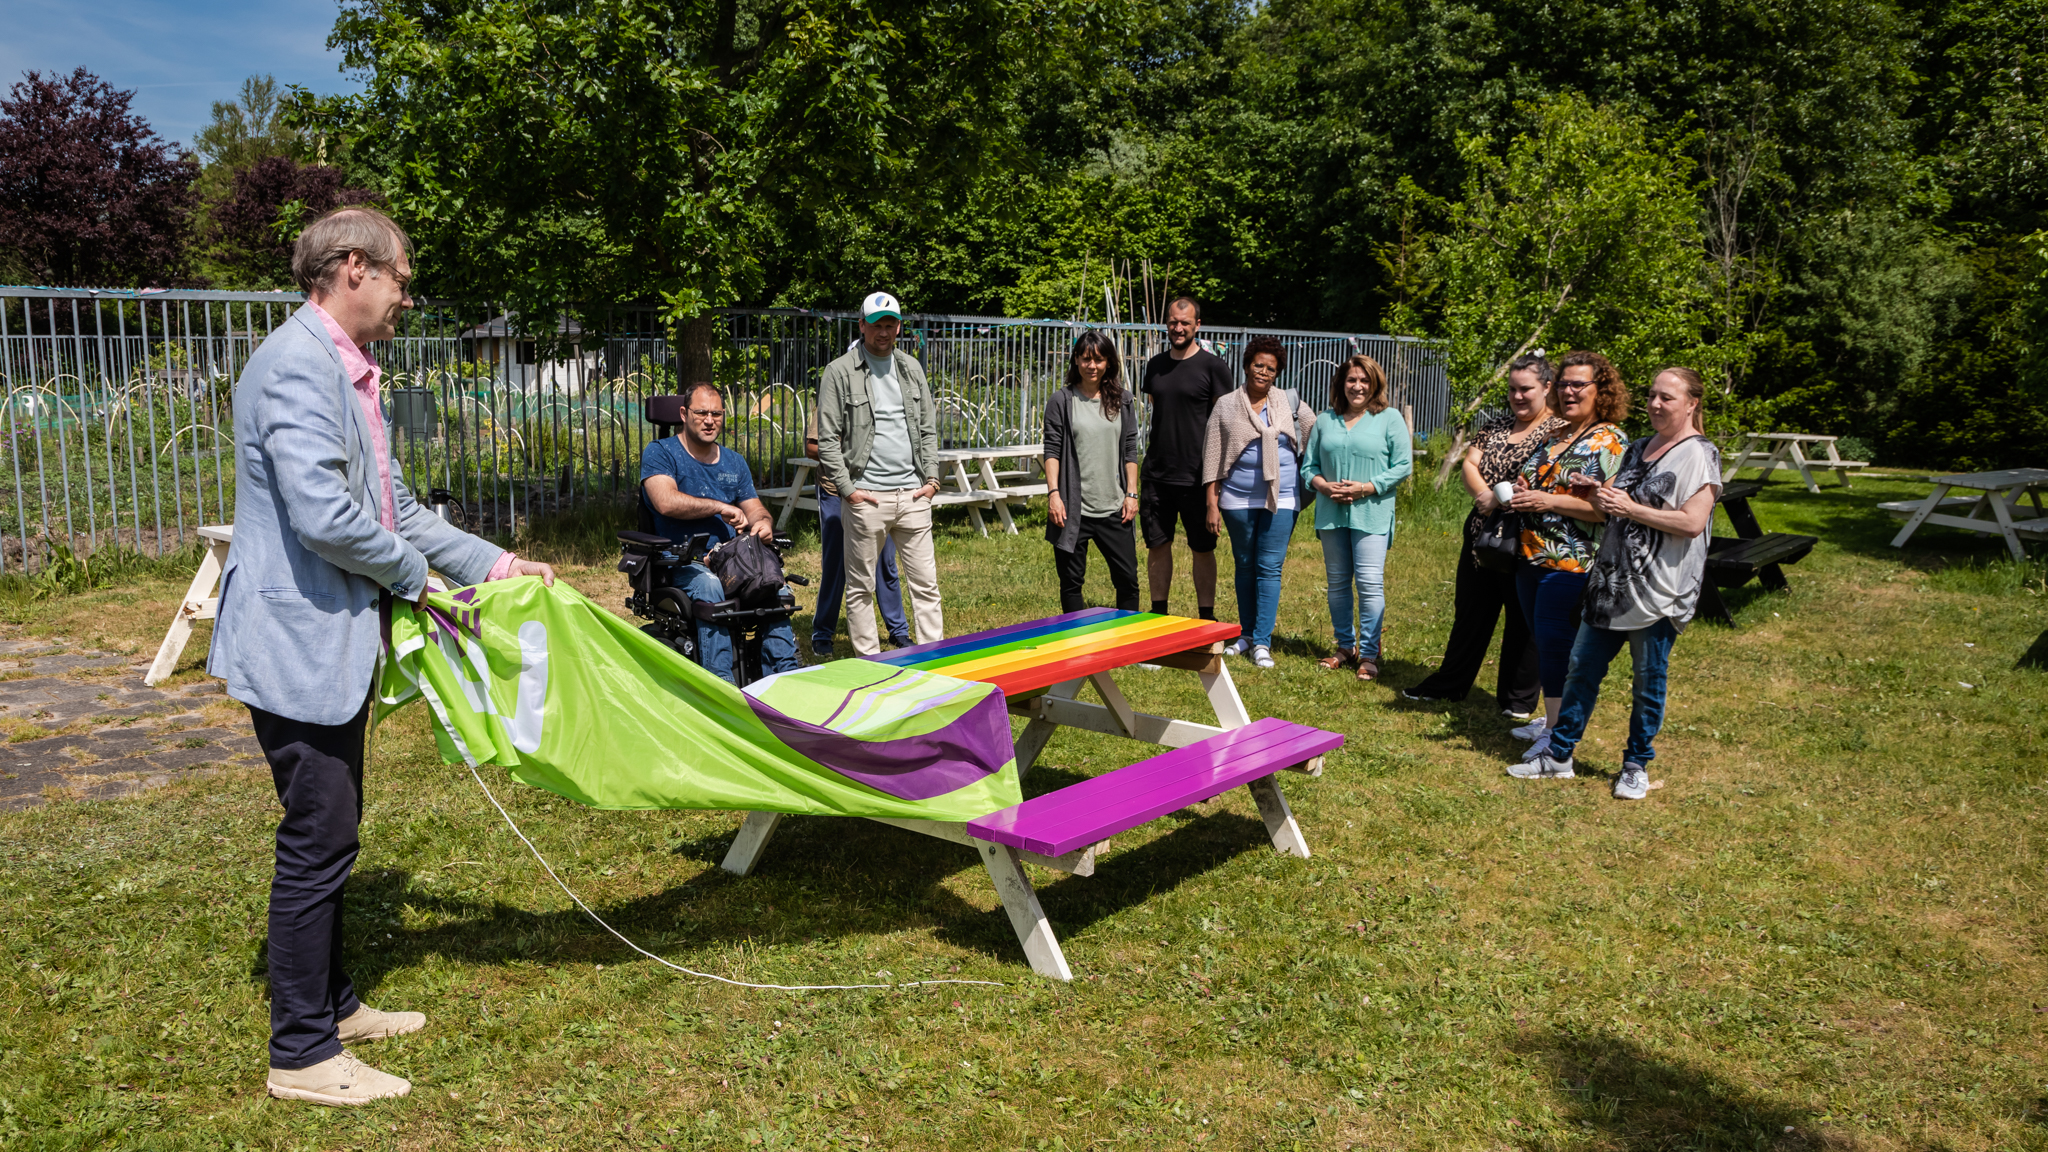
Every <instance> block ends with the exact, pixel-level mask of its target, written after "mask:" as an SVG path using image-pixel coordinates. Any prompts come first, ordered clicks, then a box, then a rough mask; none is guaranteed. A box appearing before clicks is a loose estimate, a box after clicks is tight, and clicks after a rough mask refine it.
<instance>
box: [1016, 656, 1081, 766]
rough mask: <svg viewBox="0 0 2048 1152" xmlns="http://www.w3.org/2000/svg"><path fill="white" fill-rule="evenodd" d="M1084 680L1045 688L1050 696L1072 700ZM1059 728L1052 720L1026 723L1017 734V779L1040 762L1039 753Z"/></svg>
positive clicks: (1062, 682) (1068, 681)
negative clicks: (1022, 729)
mask: <svg viewBox="0 0 2048 1152" xmlns="http://www.w3.org/2000/svg"><path fill="white" fill-rule="evenodd" d="M1084 683H1086V681H1083V680H1062V681H1060V682H1059V683H1057V684H1055V685H1053V686H1052V687H1050V688H1048V689H1046V690H1045V694H1046V695H1048V696H1057V697H1059V698H1060V699H1062V700H1072V699H1073V698H1074V697H1076V696H1078V695H1080V694H1081V685H1082V684H1084ZM1058 730H1059V725H1058V724H1055V723H1053V722H1052V721H1050V720H1033V721H1031V722H1030V723H1028V724H1026V725H1024V731H1022V732H1019V733H1018V734H1017V779H1019V780H1022V779H1023V778H1024V774H1025V773H1026V772H1029V771H1031V766H1032V765H1033V764H1036V763H1038V754H1039V753H1041V752H1043V751H1045V745H1046V742H1047V741H1049V740H1051V739H1052V734H1053V733H1054V732H1057V731H1058Z"/></svg>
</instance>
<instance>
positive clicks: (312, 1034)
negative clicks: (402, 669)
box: [249, 699, 370, 1068]
mask: <svg viewBox="0 0 2048 1152" xmlns="http://www.w3.org/2000/svg"><path fill="white" fill-rule="evenodd" d="M249 718H250V720H251V722H252V723H253V724H254V725H255V728H256V742H257V743H258V744H259V745H261V746H262V748H263V755H264V756H265V757H266V758H267V759H268V760H269V761H270V775H271V779H272V780H273V781H275V783H276V784H277V798H278V800H279V802H281V803H282V804H283V805H284V819H283V820H281V821H279V823H278V825H277V871H276V873H275V874H274V875H273V876H272V878H271V881H270V1066H271V1067H273V1068H306V1067H310V1066H312V1065H314V1064H318V1063H320V1062H321V1061H322V1060H327V1059H330V1058H332V1057H334V1056H337V1055H340V1053H341V1037H340V1035H339V1034H338V1033H337V1032H336V1031H335V1025H336V1024H338V1023H339V1022H340V1021H342V1020H345V1019H347V1018H348V1017H349V1015H350V1014H352V1013H353V1012H355V1010H356V1009H357V1008H358V1007H360V1006H361V1003H362V1002H361V1001H360V1000H357V999H356V990H355V985H353V984H351V983H350V982H349V978H348V973H346V972H344V971H343V970H342V967H341V896H342V886H343V884H345V883H346V882H347V881H348V874H349V869H351V868H353V867H354V866H355V862H356V853H357V852H358V850H359V849H360V844H359V842H358V841H357V839H356V828H357V826H358V825H359V824H361V823H362V819H363V728H364V725H365V723H366V722H367V721H368V720H369V718H370V702H369V700H368V699H365V700H364V701H363V710H362V711H361V712H358V713H356V717H355V719H353V720H351V721H349V722H348V723H346V724H336V725H333V726H329V725H325V724H307V723H305V722H303V721H299V720H290V719H287V718H285V717H283V716H279V715H277V714H275V713H272V712H265V711H263V710H262V709H260V708H251V709H249Z"/></svg>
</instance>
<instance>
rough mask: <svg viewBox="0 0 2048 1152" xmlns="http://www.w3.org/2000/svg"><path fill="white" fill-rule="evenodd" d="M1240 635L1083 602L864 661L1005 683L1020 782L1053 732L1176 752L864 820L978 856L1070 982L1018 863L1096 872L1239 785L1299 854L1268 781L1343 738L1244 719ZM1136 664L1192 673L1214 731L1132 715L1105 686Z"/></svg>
mask: <svg viewBox="0 0 2048 1152" xmlns="http://www.w3.org/2000/svg"><path fill="white" fill-rule="evenodd" d="M1237 636H1238V627H1237V625H1235V624H1222V623H1218V622H1216V621H1214V620H1189V619H1186V618H1184V617H1179V616H1159V615H1154V614H1152V613H1149V612H1125V611H1120V610H1116V609H1110V608H1089V609H1084V610H1082V611H1079V612H1068V613H1065V614H1063V615H1059V616H1053V617H1049V618H1047V619H1044V620H1033V621H1028V622H1026V623H1023V624H1013V625H1010V626H1009V627H1006V628H992V629H989V630H988V631H985V632H975V633H973V634H971V635H967V636H957V637H954V638H952V639H950V640H941V641H939V642H937V643H934V644H920V645H918V646H916V647H913V648H899V649H897V650H896V651H894V652H889V653H884V654H880V655H876V656H870V657H868V659H870V660H874V661H878V662H880V663H884V664H891V665H895V666H897V667H901V668H915V669H917V670H919V671H924V672H934V673H938V674H940V675H944V676H953V677H957V678H959V679H962V680H979V681H982V682H984V683H988V684H993V685H995V686H996V687H998V688H1001V689H1002V690H1003V697H1004V700H1005V702H1006V704H1007V706H1008V708H1009V710H1010V712H1011V713H1012V714H1013V715H1018V716H1023V717H1025V718H1027V719H1028V721H1029V723H1027V724H1026V725H1025V726H1024V730H1023V731H1022V732H1021V733H1019V734H1018V736H1017V771H1018V774H1019V775H1022V774H1024V773H1026V772H1028V771H1029V770H1030V768H1031V765H1032V764H1033V763H1034V762H1035V761H1036V760H1037V759H1038V756H1039V754H1040V753H1041V752H1043V751H1044V750H1045V746H1046V743H1047V742H1048V741H1049V740H1050V739H1051V738H1052V735H1053V734H1054V733H1055V732H1057V731H1058V730H1059V729H1060V728H1061V727H1069V728H1082V729H1087V730H1089V731H1093V732H1104V733H1108V734H1110V735H1112V736H1125V737H1128V738H1130V739H1133V740H1139V741H1143V742H1145V743H1148V744H1156V745H1163V746H1164V747H1166V748H1168V749H1173V750H1174V751H1170V752H1167V753H1165V754H1162V755H1159V756H1154V757H1152V758H1151V759H1148V760H1144V761H1141V762H1139V763H1136V764H1132V765H1130V766H1128V767H1125V768H1120V769H1117V770H1116V771H1114V772H1109V773H1105V774H1103V775H1101V776H1097V777H1094V778H1092V779H1090V780H1085V781H1082V782H1081V783H1079V784H1075V785H1072V786H1070V787H1068V788H1063V789H1060V790H1058V791H1056V792H1053V793H1049V794H1046V795H1044V796H1039V797H1036V798H1034V799H1031V800H1027V801H1025V802H1024V803H1023V804H1020V805H1018V806H1016V807H1014V808H1007V809H1003V810H1002V811H1000V812H993V813H989V814H988V815H986V816H983V817H981V818H980V819H977V820H974V821H970V822H967V823H949V822H944V821H936V820H900V819H886V818H879V817H871V819H879V820H880V822H881V823H884V824H890V825H894V826H896V827H898V828H903V829H906V830H908V831H912V832H920V833H923V834H925V835H928V836H935V837H938V838H939V839H942V840H948V841H952V842H954V843H958V844H964V845H967V846H969V847H972V848H974V849H976V851H977V852H979V853H980V855H981V857H982V863H983V864H984V865H985V866H986V867H987V869H988V872H989V876H990V878H991V879H993V880H994V881H995V885H996V890H997V892H998V893H1000V894H1001V896H1002V898H1003V904H1004V907H1005V909H1006V910H1007V911H1008V913H1009V916H1010V921H1011V924H1012V926H1013V927H1014V928H1015V929H1016V931H1017V937H1018V940H1019V941H1020V942H1021V943H1022V944H1023V945H1024V952H1025V955H1026V957H1027V958H1028V959H1029V960H1030V963H1031V967H1032V969H1033V970H1034V971H1036V972H1038V973H1040V974H1041V975H1046V976H1052V977H1055V978H1057V979H1062V980H1068V979H1072V978H1073V975H1072V972H1071V971H1070V970H1069V969H1068V967H1067V962H1066V958H1065V956H1064V954H1063V953H1062V951H1061V949H1060V946H1059V941H1058V940H1057V939H1056V938H1055V937H1054V935H1053V932H1052V928H1051V925H1050V924H1049V923H1048V922H1047V921H1046V918H1045V913H1044V911H1043V909H1042V908H1041V907H1040V906H1039V903H1038V897H1037V895H1036V894H1035V893H1034V892H1033V891H1032V888H1031V882H1030V880H1029V878H1028V877H1027V876H1026V875H1025V873H1024V871H1023V868H1022V867H1021V865H1022V864H1024V863H1032V864H1038V865H1041V866H1043V867H1048V868H1053V869H1056V870H1059V871H1063V872H1068V873H1071V874H1073V875H1077V876H1090V875H1093V874H1094V871H1095V852H1096V850H1097V849H1098V848H1100V847H1101V846H1102V844H1104V843H1106V842H1107V840H1108V838H1109V836H1110V835H1114V834H1116V833H1118V832H1121V831H1125V830H1128V829H1130V828H1133V827H1136V826H1137V825H1138V824H1142V823H1144V822H1146V821H1149V820H1151V819H1154V818H1156V817H1157V816H1159V815H1163V814H1164V813H1166V812H1171V811H1177V810H1179V809H1180V808H1184V807H1186V806H1187V805H1188V804H1192V803H1197V802H1200V801H1202V800H1207V799H1210V798H1213V797H1215V796H1218V795H1221V794H1222V793H1223V792H1226V791H1229V790H1230V789H1232V788H1235V787H1238V786H1239V785H1243V786H1246V787H1248V788H1249V789H1250V791H1251V794H1252V797H1253V799H1254V801H1255V802H1256V804H1257V805H1258V809H1259V814H1260V816H1261V817H1262V818H1263V819H1264V820H1265V823H1266V828H1267V831H1268V833H1269V834H1270V835H1271V837H1272V839H1273V845H1274V847H1275V848H1276V849H1278V850H1279V851H1281V852H1283V853H1287V854H1290V855H1295V856H1301V857H1306V856H1308V855H1309V849H1308V844H1307V841H1306V840H1305V839H1304V838H1303V837H1302V834H1301V829H1300V827H1299V826H1298V825H1297V824H1296V823H1295V820H1294V815H1293V812H1292V811H1291V810H1290V809H1289V808H1288V806H1287V801H1286V798H1285V797H1284V796H1282V795H1281V793H1280V789H1279V786H1278V783H1277V778H1276V776H1275V773H1276V772H1278V771H1285V770H1291V771H1299V772H1305V773H1307V774H1310V775H1320V774H1321V771H1322V756H1323V753H1325V752H1327V751H1330V750H1331V749H1334V748H1335V747H1337V746H1339V745H1341V744H1342V743H1343V737H1342V736H1341V735H1338V734H1336V733H1330V732H1323V731H1320V730H1318V729H1314V728H1308V727H1305V726H1303V725H1299V724H1289V723H1286V722H1284V721H1279V720H1273V719H1265V720H1260V721H1258V722H1257V723H1256V724H1254V723H1253V722H1252V720H1251V717H1250V716H1249V715H1247V714H1246V712H1245V708H1244V702H1243V701H1242V700H1240V699H1239V698H1238V694H1237V686H1236V684H1235V683H1233V682H1232V681H1231V678H1230V670H1229V668H1228V667H1227V666H1226V665H1225V663H1224V660H1223V647H1224V645H1225V644H1226V643H1228V642H1230V641H1233V640H1235V639H1237ZM1133 664H1149V665H1155V666H1157V667H1160V668H1163V669H1178V670H1183V671H1189V672H1194V673H1195V674H1196V675H1197V676H1199V677H1200V678H1201V683H1202V690H1203V692H1204V694H1205V695H1207V697H1208V699H1209V704H1210V707H1211V708H1212V709H1213V710H1214V712H1215V719H1216V723H1215V724H1214V725H1211V724H1205V723H1201V722H1197V721H1193V720H1182V719H1175V718H1172V717H1166V716H1155V715H1152V714H1150V713H1146V712H1139V711H1136V710H1135V709H1133V708H1132V707H1131V705H1130V703H1129V701H1127V700H1125V699H1124V694H1123V692H1122V691H1121V690H1119V689H1118V688H1117V685H1116V681H1115V679H1114V673H1115V672H1116V671H1117V670H1118V669H1122V668H1127V667H1130V666H1131V665H1133ZM1083 685H1087V686H1090V687H1092V688H1094V689H1095V693H1096V695H1097V696H1099V697H1100V698H1101V700H1102V703H1100V704H1094V703H1090V702H1087V701H1084V700H1080V699H1077V697H1078V696H1079V695H1080V692H1081V688H1082V686H1083ZM781 819H782V817H781V814H779V813H774V812H750V813H748V814H747V819H746V823H745V824H743V825H742V826H741V828H740V834H739V837H738V838H737V839H736V840H735V841H734V843H733V846H732V849H731V851H729V852H728V853H727V855H726V858H725V862H724V864H723V865H722V867H724V868H725V869H726V870H727V871H729V872H736V873H738V874H740V875H742V876H744V875H747V874H748V873H750V872H752V871H753V869H754V866H755V865H756V864H757V863H758V862H759V861H760V858H761V855H762V853H763V851H764V850H765V849H766V848H767V844H768V840H769V838H770V837H771V836H773V835H774V833H775V828H776V826H777V825H778V824H779V823H780V822H781Z"/></svg>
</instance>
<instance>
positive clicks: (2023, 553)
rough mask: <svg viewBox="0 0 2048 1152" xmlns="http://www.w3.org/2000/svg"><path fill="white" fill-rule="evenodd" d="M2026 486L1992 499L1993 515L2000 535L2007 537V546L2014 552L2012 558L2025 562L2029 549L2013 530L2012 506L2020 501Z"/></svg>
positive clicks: (1996, 494) (1995, 494)
mask: <svg viewBox="0 0 2048 1152" xmlns="http://www.w3.org/2000/svg"><path fill="white" fill-rule="evenodd" d="M2025 490H2026V489H2025V486H2024V485H2022V486H2019V487H2015V488H2014V489H2013V490H2012V491H2010V492H2000V493H1994V494H1993V495H1992V497H1991V515H1992V516H1993V517H1995V518H1996V519H1997V520H1998V531H1999V534H2000V535H2002V536H2004V537H2005V546H2006V547H2007V548H2009V549H2011V550H2012V558H2013V559H2015V560H2018V561H2021V562H2025V560H2026V558H2027V549H2026V547H2025V546H2024V545H2022V544H2021V543H2020V536H2019V533H2017V532H2015V531H2013V530H2012V512H2011V510H2010V509H2011V505H2013V504H2017V503H2019V501H2020V494H2021V493H2022V492H2024V491H2025Z"/></svg>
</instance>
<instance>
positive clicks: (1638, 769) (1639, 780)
mask: <svg viewBox="0 0 2048 1152" xmlns="http://www.w3.org/2000/svg"><path fill="white" fill-rule="evenodd" d="M1649 794H1650V771H1649V769H1647V768H1644V767H1643V766H1642V765H1641V764H1623V765H1622V766H1621V775H1619V776H1617V777H1615V778H1614V798H1615V799H1616V800H1641V799H1642V798H1643V797H1645V796H1648V795H1649Z"/></svg>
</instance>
